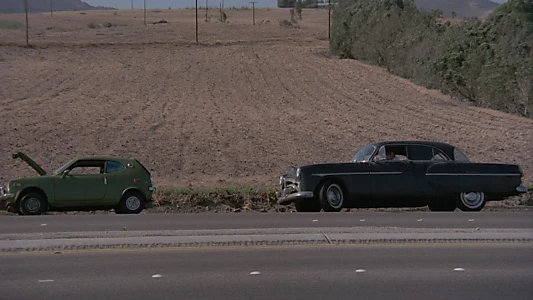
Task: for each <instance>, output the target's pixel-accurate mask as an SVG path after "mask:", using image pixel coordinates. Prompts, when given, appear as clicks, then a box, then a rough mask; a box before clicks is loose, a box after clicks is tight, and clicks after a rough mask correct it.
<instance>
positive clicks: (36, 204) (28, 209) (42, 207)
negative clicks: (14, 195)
mask: <svg viewBox="0 0 533 300" xmlns="http://www.w3.org/2000/svg"><path fill="white" fill-rule="evenodd" d="M18 204H19V205H18V210H19V213H20V214H21V215H40V214H42V213H44V212H45V211H46V207H47V202H46V200H45V199H44V197H43V196H41V195H40V194H38V193H27V194H25V195H24V196H22V198H20V201H19V203H18Z"/></svg>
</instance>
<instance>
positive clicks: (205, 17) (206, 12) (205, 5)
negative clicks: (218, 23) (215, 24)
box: [205, 0, 207, 22]
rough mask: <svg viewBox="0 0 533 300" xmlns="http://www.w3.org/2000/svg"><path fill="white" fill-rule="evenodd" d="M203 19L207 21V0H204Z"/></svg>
mask: <svg viewBox="0 0 533 300" xmlns="http://www.w3.org/2000/svg"><path fill="white" fill-rule="evenodd" d="M205 21H206V22H207V0H205Z"/></svg>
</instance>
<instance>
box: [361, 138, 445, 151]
mask: <svg viewBox="0 0 533 300" xmlns="http://www.w3.org/2000/svg"><path fill="white" fill-rule="evenodd" d="M388 144H410V145H426V146H432V147H435V148H438V149H442V150H445V149H453V148H455V147H454V146H452V145H450V144H448V143H444V142H433V141H415V140H413V141H410V140H404V141H382V142H377V143H371V144H369V145H374V146H378V147H379V146H383V145H388Z"/></svg>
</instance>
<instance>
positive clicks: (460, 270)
mask: <svg viewBox="0 0 533 300" xmlns="http://www.w3.org/2000/svg"><path fill="white" fill-rule="evenodd" d="M453 270H454V271H458V272H462V271H464V270H465V269H463V268H455V269H453Z"/></svg>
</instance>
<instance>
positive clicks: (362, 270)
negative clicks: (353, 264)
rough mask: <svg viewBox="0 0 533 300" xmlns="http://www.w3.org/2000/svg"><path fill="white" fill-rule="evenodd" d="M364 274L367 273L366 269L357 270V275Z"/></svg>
mask: <svg viewBox="0 0 533 300" xmlns="http://www.w3.org/2000/svg"><path fill="white" fill-rule="evenodd" d="M364 272H366V270H365V269H357V270H355V273H364Z"/></svg>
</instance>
